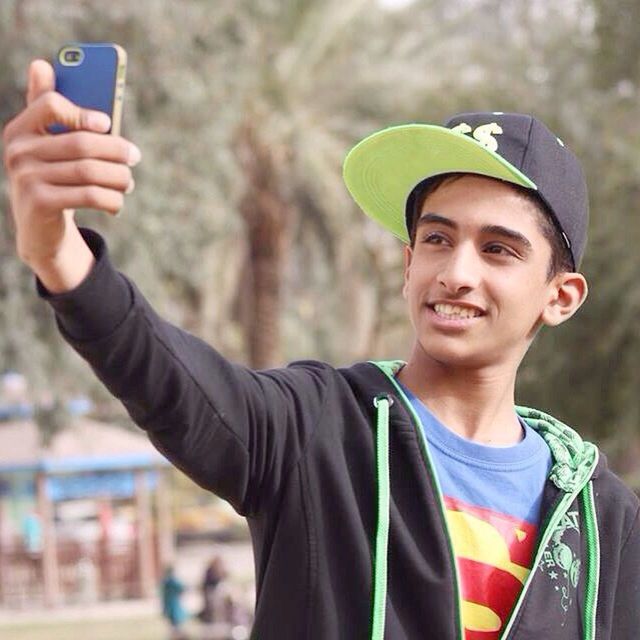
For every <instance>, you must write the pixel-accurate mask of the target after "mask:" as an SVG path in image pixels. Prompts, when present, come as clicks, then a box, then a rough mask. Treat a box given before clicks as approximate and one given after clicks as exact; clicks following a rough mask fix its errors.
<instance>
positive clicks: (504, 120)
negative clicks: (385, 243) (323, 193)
mask: <svg viewBox="0 0 640 640" xmlns="http://www.w3.org/2000/svg"><path fill="white" fill-rule="evenodd" d="M444 173H473V174H478V175H484V176H488V177H491V178H497V179H499V180H504V181H506V182H511V183H513V184H516V185H520V186H521V187H525V188H527V189H531V190H533V191H536V193H537V195H538V196H539V197H540V199H541V200H542V201H543V202H544V203H545V204H546V205H547V207H548V209H549V211H550V212H551V213H552V215H553V217H554V222H555V224H556V225H557V227H558V230H559V231H560V233H561V235H562V237H563V239H564V241H565V243H566V245H567V247H568V248H569V251H570V253H571V256H572V258H573V263H574V268H576V269H577V268H578V266H579V265H580V261H581V260H582V256H583V254H584V250H585V247H586V243H587V226H588V222H589V203H588V195H587V185H586V182H585V179H584V175H583V173H582V168H581V166H580V162H579V161H578V159H577V158H576V156H575V155H574V154H573V153H572V152H571V151H570V150H569V149H568V148H567V147H566V146H565V145H564V143H563V142H562V140H560V138H558V137H557V136H556V135H554V134H553V133H552V132H551V131H550V130H549V129H548V128H547V127H546V126H545V125H544V124H543V123H542V122H540V120H537V119H536V118H534V117H533V116H530V115H525V114H519V113H502V112H499V111H494V112H487V113H462V114H458V115H455V116H453V117H452V118H450V119H449V120H448V121H447V123H446V124H445V125H444V126H438V125H430V124H407V125H400V126H395V127H390V128H388V129H383V130H382V131H377V132H376V133H373V134H371V135H370V136H368V137H367V138H365V139H364V140H362V141H361V142H359V143H358V144H357V145H356V146H355V147H353V149H351V151H350V152H349V153H348V154H347V157H346V158H345V161H344V167H343V176H344V180H345V183H346V185H347V188H348V190H349V192H350V193H351V195H352V197H353V198H354V200H355V201H356V203H357V204H358V205H359V206H360V207H361V208H362V210H363V211H364V212H365V213H366V214H367V215H368V216H369V217H371V218H373V219H374V220H376V221H377V222H378V223H380V224H381V225H382V226H383V227H385V228H386V229H388V230H389V231H391V233H393V234H394V235H396V236H397V237H398V238H400V240H402V241H403V242H405V243H408V242H409V233H408V230H407V216H408V215H411V214H412V211H411V208H412V207H411V203H412V200H413V198H412V196H413V194H414V190H415V189H416V187H418V186H420V185H421V183H422V182H424V181H425V180H427V179H429V178H432V177H434V176H437V175H441V174H444Z"/></svg>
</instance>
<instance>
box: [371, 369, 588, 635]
mask: <svg viewBox="0 0 640 640" xmlns="http://www.w3.org/2000/svg"><path fill="white" fill-rule="evenodd" d="M372 364H374V365H376V366H377V367H378V368H379V369H380V370H381V371H382V372H383V373H384V374H385V375H386V376H387V377H388V378H389V380H390V381H391V383H392V384H393V386H394V387H395V389H396V391H397V393H398V395H399V396H400V397H401V398H402V401H403V403H404V405H405V407H406V408H407V410H408V411H409V413H410V414H411V415H412V416H413V419H414V428H415V426H417V425H420V424H421V422H420V419H419V418H418V416H417V415H416V413H415V411H414V409H413V406H412V405H411V402H410V401H409V399H408V398H407V397H406V396H405V394H404V392H403V391H402V388H401V387H400V386H399V385H398V383H397V381H396V379H395V374H396V373H397V371H398V370H399V369H400V367H401V366H402V365H404V362H402V361H400V360H396V361H388V362H372ZM374 404H375V406H376V408H377V409H378V421H377V433H376V442H377V446H378V445H379V444H380V442H383V443H384V451H383V452H382V458H380V456H381V454H380V452H377V467H378V496H379V497H380V496H381V495H385V493H386V498H385V499H386V508H387V510H388V502H389V495H388V491H389V477H388V476H389V461H388V434H386V435H384V434H383V435H380V434H379V432H380V431H388V426H389V425H388V408H389V400H388V399H386V398H383V397H380V396H378V397H377V398H376V400H375V402H374ZM381 408H382V411H384V416H382V415H381V413H380V412H381ZM516 410H517V412H518V415H520V417H522V418H523V419H524V420H525V421H526V422H527V424H529V426H531V427H532V428H534V429H536V431H538V432H539V433H540V435H541V436H542V437H543V438H544V439H545V441H546V442H547V444H548V446H549V448H550V449H551V452H552V456H553V458H554V465H553V467H552V469H551V472H550V474H549V479H550V480H551V481H552V482H553V483H554V484H555V485H556V486H557V487H558V488H559V489H561V490H562V491H564V492H565V495H564V496H562V498H561V499H560V500H559V501H558V502H557V503H556V505H555V508H553V509H552V511H551V514H550V516H549V517H548V518H547V519H546V523H545V524H544V526H543V530H542V535H541V536H540V541H539V544H538V548H537V551H536V554H535V558H534V561H533V563H532V565H531V566H532V568H534V567H537V566H538V565H539V563H540V560H541V558H542V554H543V553H544V551H545V549H546V547H547V544H548V542H549V540H550V538H551V535H552V534H553V531H554V530H555V528H556V527H557V525H558V523H559V522H560V519H561V518H562V517H563V516H564V515H565V514H566V512H567V509H568V508H569V506H570V505H571V504H572V502H573V501H574V500H575V499H576V498H577V497H578V495H580V497H581V502H582V505H583V513H584V516H585V530H586V536H587V577H586V590H585V591H586V593H585V606H584V624H583V628H584V636H583V638H584V640H594V639H595V630H596V629H595V618H596V605H597V595H598V580H599V539H598V528H597V520H596V515H595V502H594V499H593V488H592V483H591V482H590V480H591V476H592V475H593V472H594V471H595V468H596V466H597V462H598V450H597V448H596V447H595V446H594V445H592V444H591V443H589V442H584V441H583V440H582V439H581V438H580V436H579V435H578V434H577V433H576V432H575V431H573V430H572V429H571V428H570V427H568V426H567V425H565V424H563V423H562V422H560V421H558V420H556V419H555V418H553V417H552V416H549V415H548V414H545V413H542V412H540V411H537V410H534V409H528V408H525V407H516ZM385 421H386V422H385ZM418 431H419V432H420V435H421V437H420V442H421V448H422V452H423V456H424V459H425V463H426V466H427V469H428V471H429V474H430V476H431V478H432V481H433V483H434V486H435V487H436V494H437V496H438V504H439V508H440V515H441V518H442V523H443V530H444V532H445V537H446V539H447V546H448V549H449V554H450V558H451V563H452V566H453V569H454V588H455V592H456V601H455V608H456V630H457V638H458V640H463V625H462V614H461V607H460V603H461V602H462V598H461V594H460V577H459V575H458V568H457V562H456V558H455V552H454V549H453V541H452V539H451V534H450V532H449V526H448V523H447V519H446V511H445V506H444V500H443V497H442V490H441V487H440V484H439V482H438V478H437V476H436V474H435V471H434V469H435V468H434V466H433V462H432V460H431V456H430V454H429V447H428V444H427V442H426V438H425V435H424V432H423V430H422V429H418ZM381 459H382V460H383V461H384V462H383V464H384V465H385V466H384V468H383V469H381V468H380V466H379V465H380V461H381ZM383 502H384V500H383ZM381 508H383V503H382V502H381V501H380V499H379V500H378V510H379V511H378V528H377V531H376V550H375V558H374V594H373V600H374V615H373V620H372V633H371V639H372V640H382V639H383V637H384V603H385V601H386V553H387V542H388V526H389V522H388V513H387V515H386V521H385V516H384V515H383V514H382V513H381V512H380V509H381ZM381 523H382V526H383V527H386V529H387V531H386V532H384V531H382V532H381V531H380V524H381ZM381 540H382V541H384V544H383V545H381V544H380V541H381ZM379 553H384V555H385V559H384V561H382V559H381V558H380V557H379V556H378V554H379ZM383 572H384V574H385V575H384V576H383V575H381V574H382V573H383ZM535 573H536V572H535V571H533V569H532V570H531V571H530V572H529V575H528V577H527V580H526V581H525V584H524V585H523V588H522V591H521V592H520V595H519V597H518V600H517V601H516V604H515V606H514V607H513V610H512V612H511V615H510V616H509V620H508V622H507V624H506V626H505V627H504V629H503V632H502V634H501V636H500V638H501V640H508V638H509V634H510V632H511V630H512V628H513V625H514V623H515V621H516V618H517V616H518V613H519V611H520V609H521V607H522V603H523V602H524V599H525V597H526V594H527V592H528V590H529V587H530V585H531V582H532V580H533V577H534V575H535ZM381 590H382V593H381V592H380V591H381Z"/></svg>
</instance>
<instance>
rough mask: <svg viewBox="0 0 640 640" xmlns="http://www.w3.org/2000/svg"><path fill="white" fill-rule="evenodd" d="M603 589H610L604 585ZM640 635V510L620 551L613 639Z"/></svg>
mask: <svg viewBox="0 0 640 640" xmlns="http://www.w3.org/2000/svg"><path fill="white" fill-rule="evenodd" d="M604 588H607V587H606V586H604ZM639 634H640V509H639V510H638V511H636V516H635V518H634V520H633V525H632V527H631V530H630V532H629V534H628V536H627V538H626V540H625V541H624V542H623V545H622V548H621V550H620V572H619V574H618V584H617V587H616V592H615V603H614V609H613V628H612V632H611V638H615V640H636V639H637V638H638V636H639Z"/></svg>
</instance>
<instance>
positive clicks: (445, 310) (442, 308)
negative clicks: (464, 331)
mask: <svg viewBox="0 0 640 640" xmlns="http://www.w3.org/2000/svg"><path fill="white" fill-rule="evenodd" d="M433 308H434V309H435V312H436V313H437V314H438V315H439V316H446V317H448V318H463V319H464V318H475V317H476V316H479V315H480V312H479V311H477V310H476V309H469V308H468V307H457V306H456V305H453V304H436V305H434V307H433Z"/></svg>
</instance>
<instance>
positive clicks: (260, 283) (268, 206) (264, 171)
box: [235, 118, 291, 369]
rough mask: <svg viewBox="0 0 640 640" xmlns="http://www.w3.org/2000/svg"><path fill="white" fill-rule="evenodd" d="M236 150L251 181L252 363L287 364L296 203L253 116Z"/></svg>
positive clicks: (243, 205) (243, 208)
mask: <svg viewBox="0 0 640 640" xmlns="http://www.w3.org/2000/svg"><path fill="white" fill-rule="evenodd" d="M235 151H236V156H237V158H238V160H239V162H240V165H241V166H242V168H243V170H244V172H245V175H246V179H247V189H246V192H245V194H244V195H243V197H242V199H241V201H240V207H239V210H240V214H241V215H242V218H243V220H244V223H245V228H246V238H247V246H248V251H247V262H248V264H247V268H246V273H247V276H248V277H247V281H245V282H241V283H240V290H239V294H240V296H242V297H244V296H246V297H247V298H248V299H246V300H244V302H245V303H246V304H243V305H242V306H243V307H244V310H245V313H244V314H243V317H244V320H243V328H244V333H245V341H246V345H247V355H248V360H249V365H250V366H251V367H253V368H256V369H264V368H267V367H273V366H276V365H279V364H281V345H280V309H281V293H282V280H283V268H284V263H285V255H286V248H287V230H288V226H289V224H288V223H289V220H290V217H291V216H290V213H291V205H290V203H289V202H288V201H287V199H286V198H285V196H284V194H283V193H282V189H281V188H280V185H279V175H281V172H280V171H279V166H278V165H279V164H280V163H281V162H282V160H281V158H279V157H278V154H277V151H276V150H274V149H272V148H270V147H268V146H267V145H265V144H264V143H263V142H262V141H261V140H260V139H259V136H258V134H257V132H256V130H255V127H254V125H253V124H252V122H251V118H248V119H247V121H246V122H245V123H244V124H242V125H241V126H240V127H239V128H238V130H237V132H236V137H235Z"/></svg>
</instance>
